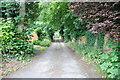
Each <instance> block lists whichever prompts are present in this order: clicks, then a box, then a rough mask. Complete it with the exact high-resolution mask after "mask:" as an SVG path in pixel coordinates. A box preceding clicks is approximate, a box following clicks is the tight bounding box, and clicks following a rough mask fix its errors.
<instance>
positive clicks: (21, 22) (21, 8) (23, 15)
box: [18, 0, 25, 32]
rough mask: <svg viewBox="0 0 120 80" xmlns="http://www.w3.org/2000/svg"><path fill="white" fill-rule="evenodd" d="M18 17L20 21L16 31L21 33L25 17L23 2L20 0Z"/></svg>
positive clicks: (23, 0)
mask: <svg viewBox="0 0 120 80" xmlns="http://www.w3.org/2000/svg"><path fill="white" fill-rule="evenodd" d="M19 16H20V17H21V20H20V22H19V25H18V30H19V31H20V32H22V31H23V28H24V17H25V0H20V14H19Z"/></svg>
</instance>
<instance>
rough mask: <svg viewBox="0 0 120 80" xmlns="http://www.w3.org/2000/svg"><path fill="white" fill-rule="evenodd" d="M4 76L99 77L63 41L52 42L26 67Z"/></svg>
mask: <svg viewBox="0 0 120 80" xmlns="http://www.w3.org/2000/svg"><path fill="white" fill-rule="evenodd" d="M6 78H99V76H98V75H97V74H96V73H95V72H94V71H93V70H92V68H91V67H90V66H89V65H88V64H86V63H85V62H84V61H82V59H80V58H78V57H77V56H76V55H75V53H74V52H73V51H72V50H70V49H69V48H68V47H67V46H66V44H65V43H62V42H60V43H57V42H56V43H52V45H51V46H50V47H49V48H48V49H47V50H46V51H43V52H42V53H40V54H38V55H37V56H35V57H34V59H33V61H32V62H31V63H30V64H29V65H28V66H26V67H24V68H22V69H19V70H18V71H16V72H14V73H12V74H11V75H8V76H6Z"/></svg>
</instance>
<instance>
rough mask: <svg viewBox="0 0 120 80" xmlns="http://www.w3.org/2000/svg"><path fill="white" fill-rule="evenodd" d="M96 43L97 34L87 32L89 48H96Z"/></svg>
mask: <svg viewBox="0 0 120 80" xmlns="http://www.w3.org/2000/svg"><path fill="white" fill-rule="evenodd" d="M95 41H96V36H95V34H93V33H92V32H90V31H87V32H86V44H87V45H88V46H94V44H95Z"/></svg>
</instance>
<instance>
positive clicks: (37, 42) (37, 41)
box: [32, 40, 40, 45]
mask: <svg viewBox="0 0 120 80" xmlns="http://www.w3.org/2000/svg"><path fill="white" fill-rule="evenodd" d="M32 42H33V44H34V45H40V40H33V41H32Z"/></svg>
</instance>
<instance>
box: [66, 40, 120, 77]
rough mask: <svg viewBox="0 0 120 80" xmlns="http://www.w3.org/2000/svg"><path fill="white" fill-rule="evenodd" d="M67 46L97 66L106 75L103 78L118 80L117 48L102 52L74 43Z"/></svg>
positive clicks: (95, 48)
mask: <svg viewBox="0 0 120 80" xmlns="http://www.w3.org/2000/svg"><path fill="white" fill-rule="evenodd" d="M68 44H69V46H70V47H71V48H72V49H73V50H75V51H76V52H77V53H79V54H81V55H82V56H83V57H85V58H87V59H89V60H91V61H93V62H95V63H96V64H98V65H99V67H100V69H101V70H103V71H104V72H105V73H107V74H106V75H104V76H107V77H108V78H120V77H119V76H120V73H119V70H120V66H119V65H120V59H119V56H120V55H119V52H116V50H117V48H113V49H112V50H110V51H107V52H103V50H101V49H98V48H97V46H87V44H79V43H76V42H69V43H68ZM106 44H107V45H109V47H113V45H115V44H113V43H112V42H107V43H106ZM102 75H103V74H102Z"/></svg>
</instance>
